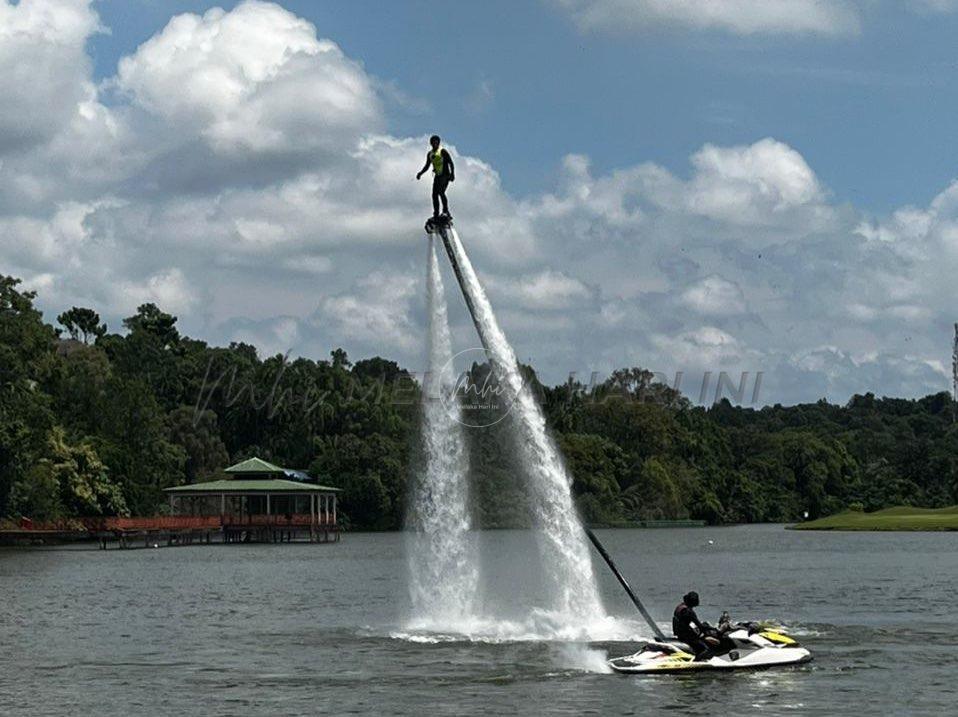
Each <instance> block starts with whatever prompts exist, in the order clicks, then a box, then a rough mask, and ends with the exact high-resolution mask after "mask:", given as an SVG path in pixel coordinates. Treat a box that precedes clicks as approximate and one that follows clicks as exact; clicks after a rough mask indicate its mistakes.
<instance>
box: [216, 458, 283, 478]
mask: <svg viewBox="0 0 958 717" xmlns="http://www.w3.org/2000/svg"><path fill="white" fill-rule="evenodd" d="M224 473H231V474H233V475H243V474H249V473H251V474H253V475H263V474H268V473H277V474H285V473H286V469H285V468H280V467H279V466H277V465H275V464H273V463H270V462H269V461H264V460H263V459H262V458H247V459H246V460H245V461H243V462H242V463H237V464H236V465H235V466H230V467H229V468H227V469H226V470H225V471H224Z"/></svg>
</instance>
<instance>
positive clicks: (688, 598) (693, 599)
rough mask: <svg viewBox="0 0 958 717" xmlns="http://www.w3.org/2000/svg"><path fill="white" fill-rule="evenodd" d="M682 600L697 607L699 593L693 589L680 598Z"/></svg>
mask: <svg viewBox="0 0 958 717" xmlns="http://www.w3.org/2000/svg"><path fill="white" fill-rule="evenodd" d="M682 602H684V603H685V604H686V605H688V606H689V607H698V606H699V594H698V593H697V592H695V591H694V590H692V591H690V592H687V593H686V594H685V596H684V597H683V598H682Z"/></svg>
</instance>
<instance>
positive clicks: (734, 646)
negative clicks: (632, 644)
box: [608, 622, 812, 674]
mask: <svg viewBox="0 0 958 717" xmlns="http://www.w3.org/2000/svg"><path fill="white" fill-rule="evenodd" d="M718 642H719V645H718V646H717V647H713V648H712V651H713V653H714V654H713V656H712V657H709V658H708V659H704V660H696V659H695V656H694V655H693V654H691V653H690V652H687V649H688V648H687V647H686V645H685V644H684V643H681V642H664V641H650V642H644V643H642V645H641V648H640V649H639V651H638V652H636V653H633V654H631V655H626V656H625V657H616V658H614V659H611V660H609V661H608V663H609V667H611V668H612V669H613V670H615V671H616V672H622V673H627V674H637V673H660V674H661V673H674V672H692V671H695V670H744V669H753V670H755V669H765V668H768V667H782V666H785V665H798V664H801V663H803V662H808V661H810V660H811V659H812V653H810V652H809V651H808V650H806V649H805V648H804V647H802V646H801V645H799V644H798V642H797V641H796V640H794V639H793V638H791V637H789V636H788V635H787V634H786V633H785V632H784V631H783V630H782V628H780V627H775V626H771V625H768V624H767V623H755V622H746V623H738V624H736V625H732V626H728V627H726V628H725V629H724V630H722V631H721V637H720V638H719V640H718Z"/></svg>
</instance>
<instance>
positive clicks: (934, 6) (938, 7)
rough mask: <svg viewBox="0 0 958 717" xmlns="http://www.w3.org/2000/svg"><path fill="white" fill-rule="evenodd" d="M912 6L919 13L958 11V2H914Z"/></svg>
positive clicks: (917, 0) (922, 0)
mask: <svg viewBox="0 0 958 717" xmlns="http://www.w3.org/2000/svg"><path fill="white" fill-rule="evenodd" d="M912 5H913V6H914V7H915V9H916V10H919V11H922V10H924V11H932V12H954V11H955V10H958V0H912Z"/></svg>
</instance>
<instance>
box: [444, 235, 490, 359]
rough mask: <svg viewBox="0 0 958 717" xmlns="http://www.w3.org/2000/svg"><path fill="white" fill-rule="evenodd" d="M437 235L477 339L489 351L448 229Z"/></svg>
mask: <svg viewBox="0 0 958 717" xmlns="http://www.w3.org/2000/svg"><path fill="white" fill-rule="evenodd" d="M438 231H439V236H441V237H442V244H443V246H444V247H446V253H447V254H448V255H449V263H450V264H452V270H453V271H454V272H455V274H456V280H457V281H458V282H459V288H460V289H462V296H463V298H464V299H465V300H466V307H467V308H468V309H469V316H471V317H472V323H473V324H475V325H476V332H477V333H478V334H479V341H481V342H482V346H483V348H484V349H486V352H487V353H488V352H489V346H488V344H486V337H485V334H484V333H483V331H482V326H481V325H480V324H479V319H478V318H477V317H476V307H475V306H473V303H472V297H470V295H469V292H468V291H467V290H466V282H465V281H463V278H462V270H461V269H460V268H459V260H458V258H457V257H456V252H455V250H454V249H453V248H452V243H451V242H450V241H449V232H450V231H451V230H450V229H447V228H445V227H443V228H441V229H439V230H438Z"/></svg>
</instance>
